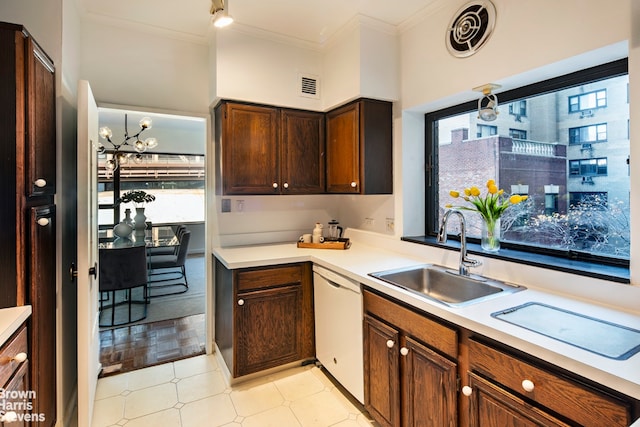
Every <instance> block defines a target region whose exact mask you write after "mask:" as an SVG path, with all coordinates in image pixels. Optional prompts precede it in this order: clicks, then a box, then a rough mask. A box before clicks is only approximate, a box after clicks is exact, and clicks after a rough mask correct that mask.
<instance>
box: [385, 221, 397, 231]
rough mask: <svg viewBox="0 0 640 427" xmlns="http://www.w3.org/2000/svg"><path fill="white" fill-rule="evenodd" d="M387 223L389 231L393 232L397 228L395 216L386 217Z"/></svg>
mask: <svg viewBox="0 0 640 427" xmlns="http://www.w3.org/2000/svg"><path fill="white" fill-rule="evenodd" d="M385 225H386V227H387V231H388V232H389V233H393V232H394V230H395V223H394V221H393V218H386V219H385Z"/></svg>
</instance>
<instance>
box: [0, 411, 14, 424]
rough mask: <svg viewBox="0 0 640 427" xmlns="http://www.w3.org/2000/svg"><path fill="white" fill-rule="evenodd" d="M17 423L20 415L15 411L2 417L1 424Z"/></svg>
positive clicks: (0, 418)
mask: <svg viewBox="0 0 640 427" xmlns="http://www.w3.org/2000/svg"><path fill="white" fill-rule="evenodd" d="M16 421H18V414H16V412H15V411H8V412H5V413H4V415H2V416H0V422H3V423H15V422H16Z"/></svg>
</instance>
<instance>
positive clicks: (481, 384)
mask: <svg viewBox="0 0 640 427" xmlns="http://www.w3.org/2000/svg"><path fill="white" fill-rule="evenodd" d="M469 386H470V387H471V390H472V392H471V396H470V399H471V402H470V405H469V412H470V414H469V425H470V427H497V426H500V427H502V426H509V427H567V426H568V424H565V423H563V422H561V421H560V420H558V419H556V418H554V417H552V416H551V415H549V414H547V413H545V412H543V411H541V410H540V409H537V408H536V407H534V406H531V405H530V404H527V403H526V402H524V401H523V400H522V399H520V398H518V397H516V396H515V395H513V394H510V393H508V392H507V391H505V390H503V389H501V388H499V387H497V386H496V385H494V384H492V383H490V382H488V381H486V380H484V379H483V378H481V377H479V376H477V375H474V374H471V373H470V374H469Z"/></svg>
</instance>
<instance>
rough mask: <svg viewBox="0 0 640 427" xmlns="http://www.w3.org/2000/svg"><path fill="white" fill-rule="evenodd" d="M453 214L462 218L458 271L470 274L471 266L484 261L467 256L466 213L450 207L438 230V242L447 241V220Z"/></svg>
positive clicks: (462, 274) (462, 273)
mask: <svg viewBox="0 0 640 427" xmlns="http://www.w3.org/2000/svg"><path fill="white" fill-rule="evenodd" d="M451 214H456V215H457V216H458V218H459V219H460V266H459V267H458V271H459V273H460V275H461V276H468V275H469V267H478V266H479V265H482V261H480V260H478V259H473V258H469V257H467V231H466V228H467V226H466V222H465V220H464V215H462V213H461V212H460V211H457V210H455V209H450V210H448V211H447V212H446V213H445V214H444V217H442V224H440V230H439V231H438V243H447V221H449V217H450V216H451Z"/></svg>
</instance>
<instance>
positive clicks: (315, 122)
mask: <svg viewBox="0 0 640 427" xmlns="http://www.w3.org/2000/svg"><path fill="white" fill-rule="evenodd" d="M280 123H281V125H280V134H281V144H280V150H281V156H280V171H281V176H282V188H281V192H282V194H319V193H324V182H325V153H324V149H325V142H324V114H322V113H314V112H310V111H300V110H282V112H281V119H280Z"/></svg>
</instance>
